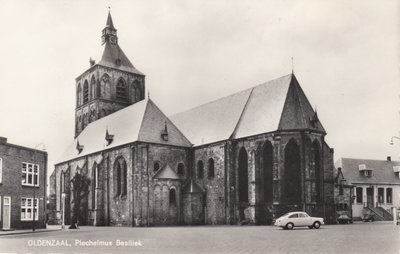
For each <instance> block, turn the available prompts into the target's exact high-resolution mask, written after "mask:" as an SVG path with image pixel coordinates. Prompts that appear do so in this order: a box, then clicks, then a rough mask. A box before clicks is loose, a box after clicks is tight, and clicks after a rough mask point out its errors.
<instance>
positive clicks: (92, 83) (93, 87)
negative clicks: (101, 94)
mask: <svg viewBox="0 0 400 254" xmlns="http://www.w3.org/2000/svg"><path fill="white" fill-rule="evenodd" d="M90 98H91V99H94V98H96V79H95V78H94V76H92V79H91V80H90Z"/></svg>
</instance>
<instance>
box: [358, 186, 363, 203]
mask: <svg viewBox="0 0 400 254" xmlns="http://www.w3.org/2000/svg"><path fill="white" fill-rule="evenodd" d="M356 195H357V204H362V202H363V189H362V188H361V187H357V188H356Z"/></svg>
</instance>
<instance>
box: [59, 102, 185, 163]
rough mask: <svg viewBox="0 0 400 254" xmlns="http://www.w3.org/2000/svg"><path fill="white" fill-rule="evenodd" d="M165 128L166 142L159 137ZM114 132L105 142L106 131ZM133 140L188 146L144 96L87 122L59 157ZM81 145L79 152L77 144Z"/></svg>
mask: <svg viewBox="0 0 400 254" xmlns="http://www.w3.org/2000/svg"><path fill="white" fill-rule="evenodd" d="M165 124H166V125H167V129H168V141H164V140H163V139H162V138H161V132H162V131H163V130H164V128H165ZM107 130H108V133H109V134H110V135H113V136H114V137H113V141H112V142H111V144H110V145H107V141H106V139H105V136H106V132H107ZM135 141H142V142H151V143H157V144H169V145H176V146H183V147H190V146H192V144H191V143H190V142H189V140H188V139H187V138H186V137H185V136H184V135H183V134H182V133H181V132H180V131H179V130H178V129H177V128H176V127H175V125H174V124H173V123H172V122H171V121H170V120H169V119H168V117H167V116H165V115H164V113H162V112H161V110H160V109H159V108H158V107H157V106H156V105H155V104H154V102H153V101H152V100H150V99H145V100H142V101H140V102H137V103H135V104H132V105H130V106H128V107H126V108H123V109H121V110H119V111H116V112H114V113H112V114H110V115H108V116H105V117H103V118H100V119H98V120H96V121H94V122H92V123H89V124H88V125H87V126H86V128H85V129H84V130H83V131H82V132H81V133H80V134H79V136H78V137H76V138H75V139H74V140H73V141H72V142H71V144H70V145H69V147H68V148H67V150H66V151H65V152H64V153H63V154H62V157H61V158H60V159H59V160H58V161H59V163H61V162H65V161H68V160H71V159H75V158H78V157H82V156H85V155H88V154H92V153H96V152H99V151H102V150H105V149H109V148H113V147H118V146H121V145H124V144H129V143H132V142H135ZM78 142H79V144H80V145H81V146H83V150H82V152H81V153H78V150H77V149H76V146H77V143H78Z"/></svg>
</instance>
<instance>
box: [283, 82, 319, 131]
mask: <svg viewBox="0 0 400 254" xmlns="http://www.w3.org/2000/svg"><path fill="white" fill-rule="evenodd" d="M316 116H317V115H316V112H315V111H314V110H313V108H312V106H311V104H310V102H309V101H308V99H307V97H306V95H305V94H304V92H303V89H301V87H300V85H299V83H298V81H297V79H296V77H295V76H294V75H293V78H292V80H291V84H290V88H289V91H288V95H287V97H286V101H285V106H284V108H283V112H282V117H281V119H280V122H279V128H278V129H279V130H296V129H313V130H316V131H320V132H323V133H325V129H324V127H322V124H321V123H320V121H319V120H318V117H316ZM315 117H316V118H315ZM313 118H315V125H314V126H312V121H311V119H313Z"/></svg>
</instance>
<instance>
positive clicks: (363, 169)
mask: <svg viewBox="0 0 400 254" xmlns="http://www.w3.org/2000/svg"><path fill="white" fill-rule="evenodd" d="M358 170H359V171H360V173H361V174H363V175H364V176H367V177H371V176H372V170H373V169H372V168H367V165H365V164H360V165H358Z"/></svg>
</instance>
